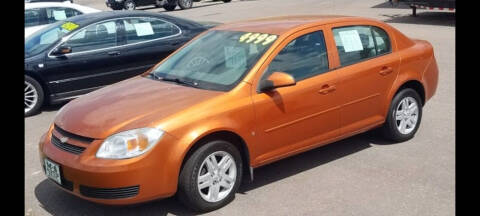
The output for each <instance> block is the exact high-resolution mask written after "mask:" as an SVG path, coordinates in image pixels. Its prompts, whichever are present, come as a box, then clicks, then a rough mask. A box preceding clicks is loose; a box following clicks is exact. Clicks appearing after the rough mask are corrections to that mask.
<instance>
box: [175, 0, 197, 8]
mask: <svg viewBox="0 0 480 216" xmlns="http://www.w3.org/2000/svg"><path fill="white" fill-rule="evenodd" d="M192 5H193V1H192V0H178V6H180V8H182V9H189V8H191V7H192Z"/></svg>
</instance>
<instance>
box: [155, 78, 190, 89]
mask: <svg viewBox="0 0 480 216" xmlns="http://www.w3.org/2000/svg"><path fill="white" fill-rule="evenodd" d="M153 76H155V77H156V78H157V79H158V78H160V80H163V81H167V82H175V83H178V84H182V85H187V86H191V87H194V88H198V83H196V82H189V81H186V80H183V79H179V78H170V77H157V76H156V75H153Z"/></svg>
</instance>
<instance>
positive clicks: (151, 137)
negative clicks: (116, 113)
mask: <svg viewBox="0 0 480 216" xmlns="http://www.w3.org/2000/svg"><path fill="white" fill-rule="evenodd" d="M163 133H164V132H163V131H162V130H159V129H155V128H139V129H134V130H128V131H124V132H120V133H117V134H114V135H112V136H109V137H108V138H107V139H106V140H105V141H104V142H103V143H102V145H101V146H100V148H99V149H98V151H97V155H96V156H97V157H98V158H108V159H126V158H132V157H137V156H139V155H141V154H143V153H145V152H147V151H149V150H150V149H152V148H153V146H155V144H156V143H157V142H158V141H159V140H160V138H162V136H163Z"/></svg>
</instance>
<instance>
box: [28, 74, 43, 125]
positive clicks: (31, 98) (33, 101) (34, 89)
mask: <svg viewBox="0 0 480 216" xmlns="http://www.w3.org/2000/svg"><path fill="white" fill-rule="evenodd" d="M43 99H44V95H43V89H42V86H41V85H40V83H38V82H37V80H35V79H33V78H32V77H30V76H28V75H25V99H24V101H25V117H26V116H31V115H33V114H35V113H37V112H38V110H39V109H40V107H41V106H42V104H43Z"/></svg>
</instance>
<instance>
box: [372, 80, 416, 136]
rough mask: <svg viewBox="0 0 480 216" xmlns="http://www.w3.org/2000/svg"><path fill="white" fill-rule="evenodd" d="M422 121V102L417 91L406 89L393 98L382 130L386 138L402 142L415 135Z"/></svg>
mask: <svg viewBox="0 0 480 216" xmlns="http://www.w3.org/2000/svg"><path fill="white" fill-rule="evenodd" d="M421 120H422V100H421V99H420V96H419V95H418V93H417V92H416V91H415V90H413V89H411V88H405V89H402V90H400V92H398V93H397V94H396V95H395V97H393V100H392V103H391V104H390V108H389V110H388V116H387V120H386V122H385V124H384V125H383V127H382V128H381V129H382V132H383V135H384V136H385V138H387V139H390V140H392V141H395V142H402V141H406V140H409V139H411V138H412V137H413V136H414V135H415V133H416V132H417V130H418V127H419V126H420V121H421Z"/></svg>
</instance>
